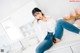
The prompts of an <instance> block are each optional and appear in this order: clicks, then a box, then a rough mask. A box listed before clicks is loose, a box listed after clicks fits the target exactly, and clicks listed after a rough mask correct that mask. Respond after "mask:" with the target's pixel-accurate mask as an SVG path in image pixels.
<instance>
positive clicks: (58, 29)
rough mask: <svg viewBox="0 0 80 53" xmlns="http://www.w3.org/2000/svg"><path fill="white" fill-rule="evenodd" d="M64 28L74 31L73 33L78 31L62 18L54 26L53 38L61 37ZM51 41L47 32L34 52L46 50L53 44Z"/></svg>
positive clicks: (39, 52)
mask: <svg viewBox="0 0 80 53" xmlns="http://www.w3.org/2000/svg"><path fill="white" fill-rule="evenodd" d="M64 28H65V29H67V30H69V31H71V32H74V33H77V34H78V33H79V31H80V30H79V29H78V28H77V27H75V26H74V25H72V24H70V23H68V22H66V21H64V20H62V19H61V20H58V21H57V24H56V28H55V34H54V36H55V38H58V39H61V38H62V36H63V31H64ZM52 43H53V41H52V36H51V34H50V33H49V34H47V36H46V37H45V39H44V40H43V42H41V43H40V44H39V45H38V47H37V48H36V53H44V51H46V50H48V49H49V48H50V47H51V46H52V45H53V44H52Z"/></svg>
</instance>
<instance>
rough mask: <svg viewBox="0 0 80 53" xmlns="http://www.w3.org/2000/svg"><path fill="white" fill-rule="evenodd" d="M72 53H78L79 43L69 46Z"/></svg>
mask: <svg viewBox="0 0 80 53" xmlns="http://www.w3.org/2000/svg"><path fill="white" fill-rule="evenodd" d="M71 48H72V50H73V53H80V43H78V44H75V45H72V46H71Z"/></svg>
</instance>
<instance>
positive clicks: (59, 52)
mask: <svg viewBox="0 0 80 53" xmlns="http://www.w3.org/2000/svg"><path fill="white" fill-rule="evenodd" d="M47 53H72V51H71V49H70V47H64V48H60V49H56V50H52V51H49V52H47Z"/></svg>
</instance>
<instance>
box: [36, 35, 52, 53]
mask: <svg viewBox="0 0 80 53" xmlns="http://www.w3.org/2000/svg"><path fill="white" fill-rule="evenodd" d="M47 37H51V36H49V35H48V36H47ZM52 45H53V42H52V37H51V38H45V39H44V40H43V42H41V43H40V44H39V45H38V46H37V48H36V53H44V52H45V51H46V50H48V49H49V48H50V47H51V46H52Z"/></svg>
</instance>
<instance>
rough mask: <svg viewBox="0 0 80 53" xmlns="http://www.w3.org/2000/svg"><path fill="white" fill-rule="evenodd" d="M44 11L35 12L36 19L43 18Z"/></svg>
mask: <svg viewBox="0 0 80 53" xmlns="http://www.w3.org/2000/svg"><path fill="white" fill-rule="evenodd" d="M42 16H43V15H42V12H36V13H35V14H34V17H36V19H42Z"/></svg>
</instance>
